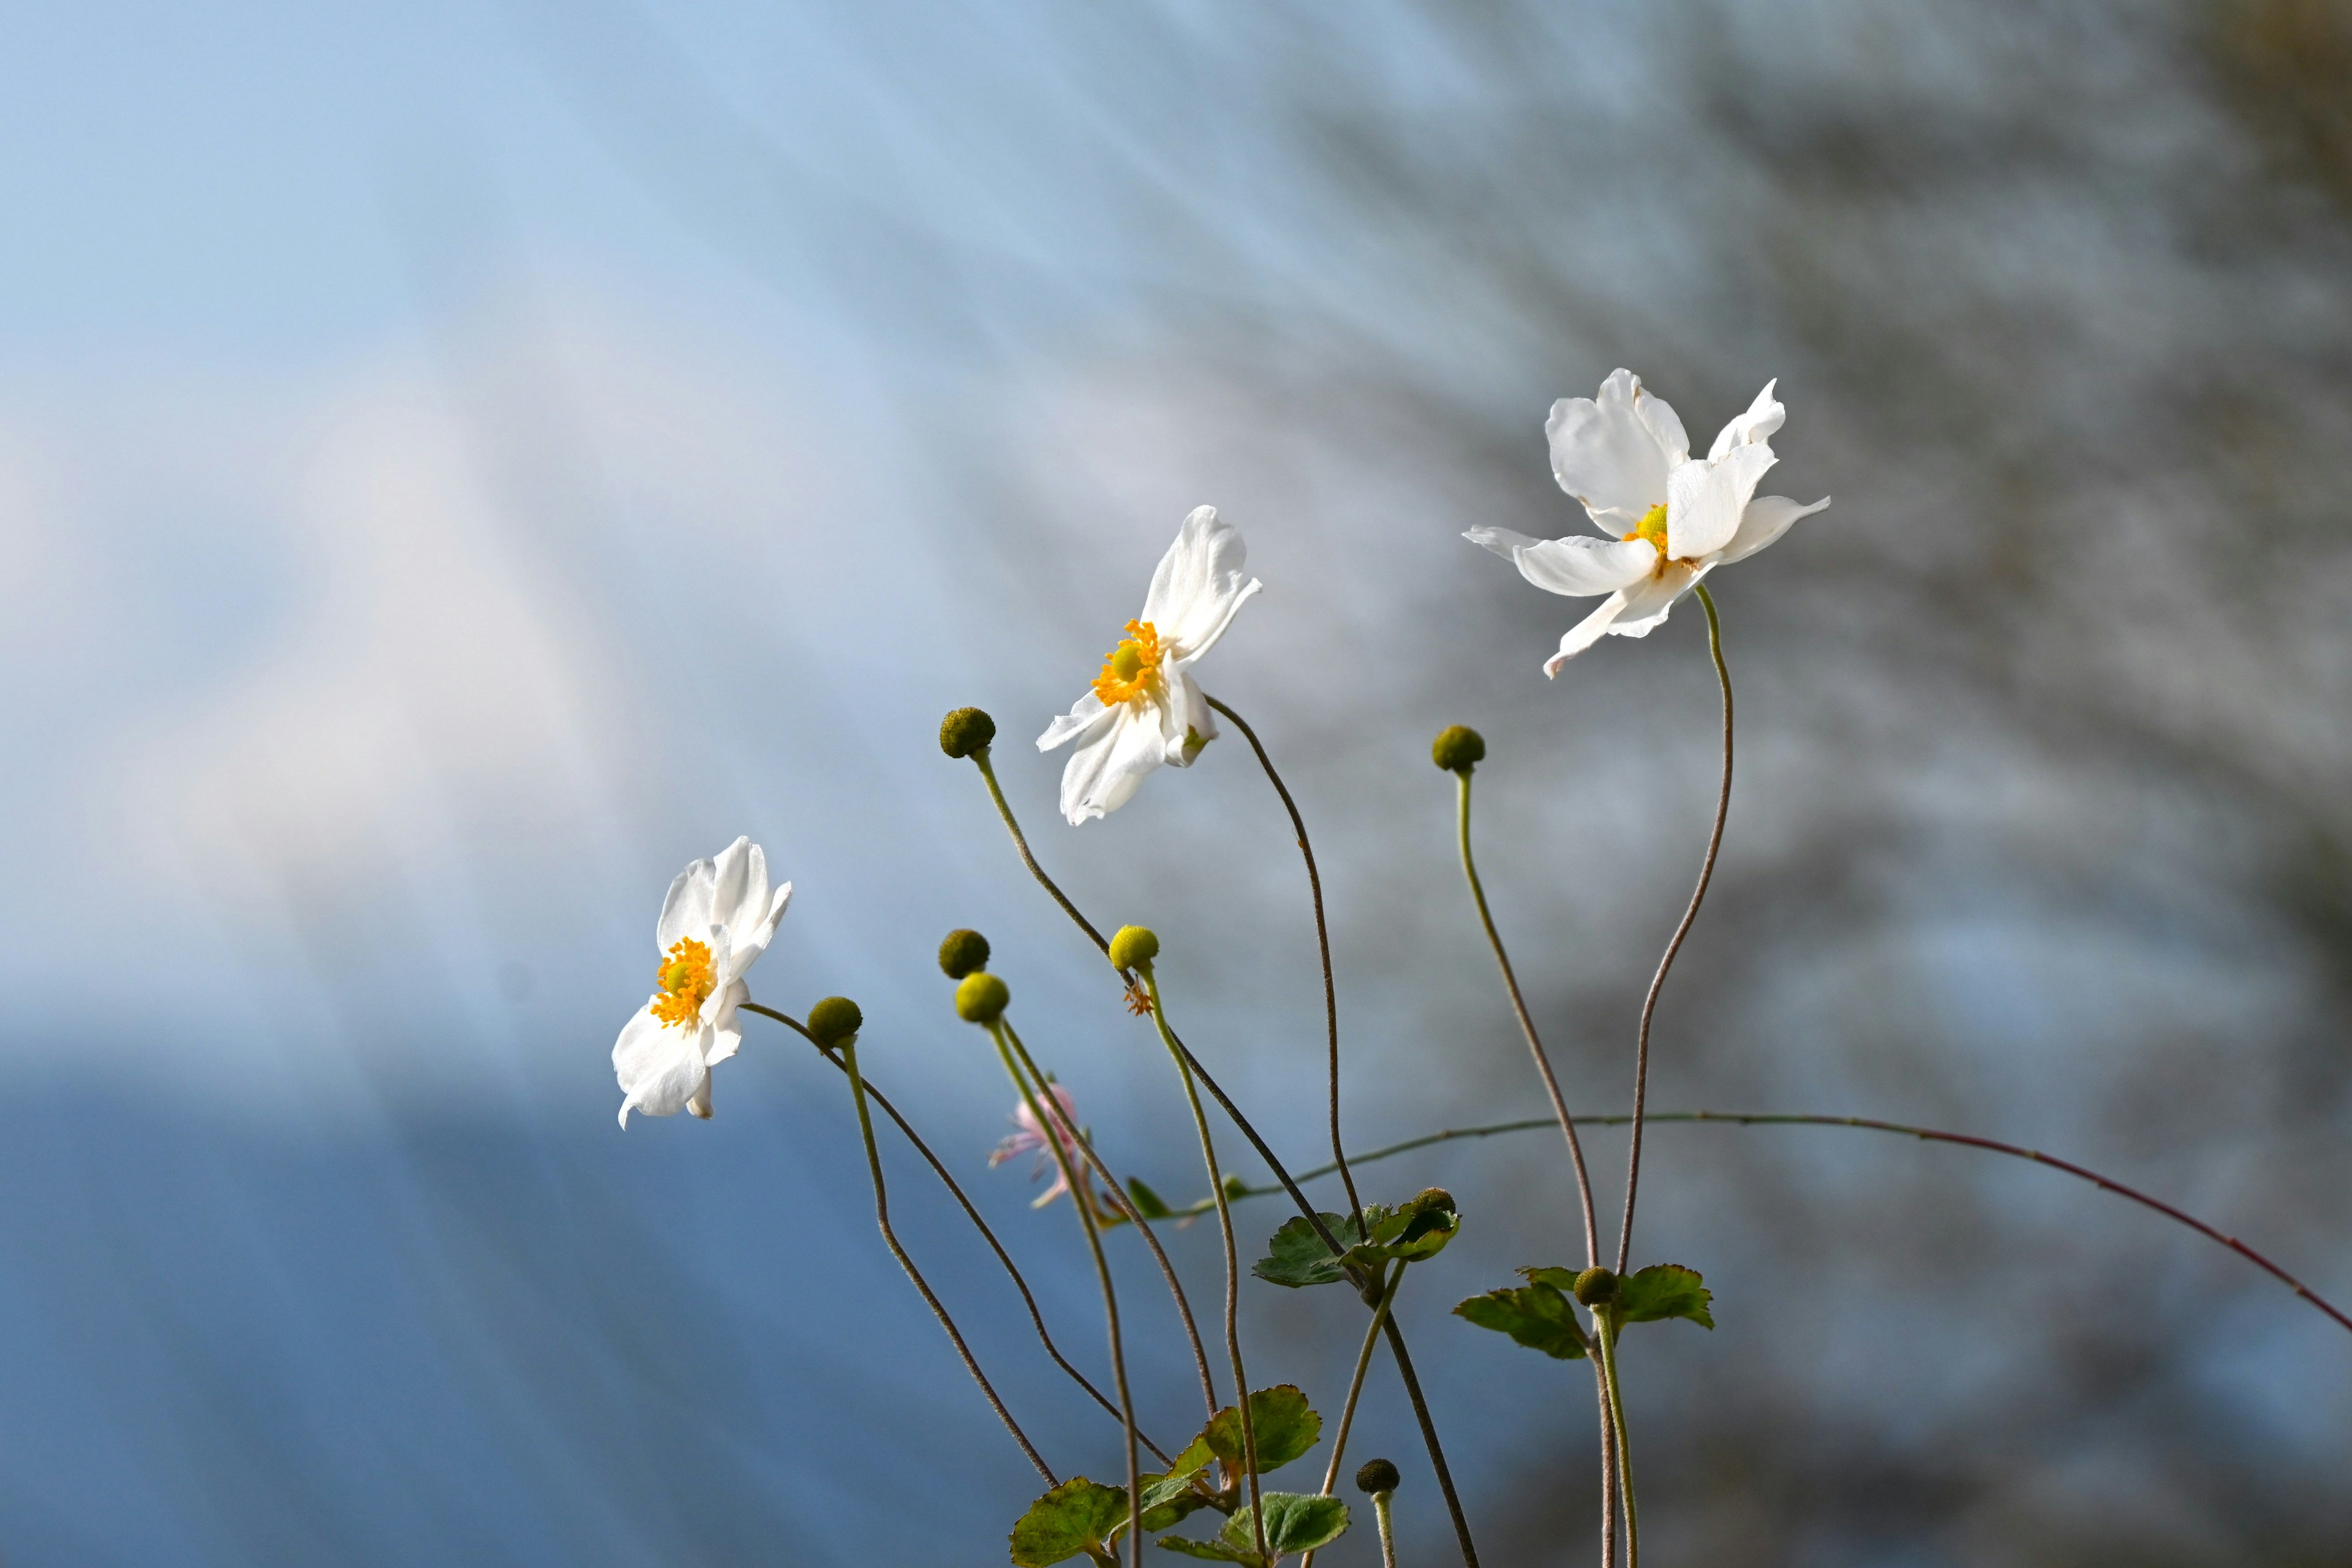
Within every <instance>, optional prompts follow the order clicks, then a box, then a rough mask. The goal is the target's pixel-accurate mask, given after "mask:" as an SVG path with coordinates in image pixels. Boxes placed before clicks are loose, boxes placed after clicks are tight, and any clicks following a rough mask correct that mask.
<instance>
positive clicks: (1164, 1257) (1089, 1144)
mask: <svg viewBox="0 0 2352 1568" xmlns="http://www.w3.org/2000/svg"><path fill="white" fill-rule="evenodd" d="M1004 1036H1005V1038H1007V1039H1009V1040H1011V1041H1012V1042H1013V1054H1014V1055H1016V1056H1018V1057H1019V1058H1021V1065H1022V1067H1023V1068H1026V1069H1027V1071H1028V1073H1029V1076H1030V1078H1031V1079H1033V1080H1034V1082H1036V1083H1038V1084H1041V1085H1042V1084H1045V1083H1046V1082H1047V1081H1048V1080H1047V1079H1046V1077H1045V1073H1044V1072H1043V1071H1042V1070H1040V1069H1039V1068H1038V1066H1037V1062H1036V1058H1034V1057H1032V1056H1030V1054H1029V1047H1027V1046H1026V1045H1024V1044H1023V1043H1022V1040H1021V1031H1019V1030H1018V1029H1015V1028H1014V1027H1013V1025H1012V1022H1011V1021H1010V1020H1009V1019H1008V1020H1007V1021H1006V1022H1005V1025H1004ZM1038 1093H1039V1095H1040V1096H1041V1097H1042V1098H1043V1099H1044V1100H1045V1109H1046V1111H1047V1113H1048V1114H1050V1115H1051V1116H1052V1117H1053V1118H1054V1121H1055V1125H1056V1126H1058V1127H1060V1128H1061V1129H1062V1130H1063V1131H1066V1132H1067V1133H1068V1134H1069V1137H1070V1146H1071V1147H1072V1148H1075V1149H1076V1150H1077V1151H1078V1152H1080V1153H1082V1154H1084V1155H1085V1156H1086V1157H1087V1164H1088V1165H1089V1166H1091V1167H1093V1169H1094V1173H1095V1174H1096V1175H1097V1176H1100V1177H1101V1178H1102V1183H1103V1185H1104V1186H1105V1187H1107V1188H1108V1189H1109V1191H1110V1201H1111V1205H1112V1206H1113V1207H1115V1208H1116V1209H1118V1212H1119V1214H1120V1215H1122V1216H1123V1217H1125V1218H1126V1219H1127V1220H1129V1222H1130V1223H1132V1224H1133V1225H1134V1226H1135V1228H1136V1230H1137V1231H1138V1233H1139V1234H1140V1235H1141V1236H1142V1237H1143V1245H1144V1246H1145V1247H1149V1248H1150V1251H1151V1258H1152V1261H1153V1262H1155V1263H1157V1264H1159V1265H1160V1278H1161V1279H1165V1280H1167V1282H1168V1293H1169V1294H1170V1295H1171V1296H1172V1297H1173V1298H1175V1301H1176V1313H1177V1316H1178V1317H1180V1318H1181V1319H1182V1320H1183V1322H1184V1337H1185V1339H1186V1340H1187V1341H1188V1342H1191V1344H1192V1364H1193V1367H1194V1369H1195V1370H1197V1371H1198V1372H1199V1373H1200V1375H1201V1397H1202V1400H1204V1401H1205V1402H1206V1403H1207V1405H1208V1406H1209V1414H1210V1415H1212V1416H1214V1415H1216V1413H1217V1384H1216V1380H1215V1379H1214V1378H1213V1377H1211V1376H1210V1375H1209V1352H1207V1351H1206V1350H1205V1349H1203V1348H1202V1344H1201V1325H1200V1324H1198V1323H1196V1322H1194V1321H1192V1301H1191V1300H1189V1299H1187V1298H1186V1296H1185V1294H1184V1282H1183V1281H1182V1280H1181V1279H1178V1278H1177V1276H1176V1266H1175V1265H1174V1264H1172V1263H1171V1262H1169V1261H1168V1254H1167V1253H1166V1252H1165V1251H1164V1250H1162V1249H1161V1247H1160V1237H1157V1236H1155V1235H1154V1234H1152V1230H1151V1227H1150V1226H1148V1225H1146V1224H1144V1223H1143V1216H1142V1215H1140V1214H1139V1213H1138V1212H1137V1211H1136V1207H1135V1205H1133V1204H1131V1203H1129V1201H1128V1197H1127V1194H1126V1193H1125V1192H1123V1191H1121V1190H1120V1188H1119V1184H1118V1177H1117V1176H1114V1175H1112V1174H1111V1170H1110V1167H1109V1166H1108V1164H1106V1163H1104V1162H1103V1157H1102V1155H1101V1154H1100V1153H1099V1152H1097V1151H1096V1149H1095V1145H1094V1141H1093V1140H1092V1139H1090V1138H1088V1137H1087V1135H1086V1134H1085V1133H1084V1132H1082V1131H1079V1130H1078V1129H1077V1128H1076V1127H1073V1126H1071V1125H1070V1122H1069V1119H1068V1118H1067V1117H1066V1116H1064V1115H1063V1114H1062V1102H1061V1101H1060V1100H1057V1099H1055V1096H1054V1092H1053V1090H1052V1089H1043V1088H1041V1089H1039V1090H1038ZM1073 1190H1074V1191H1075V1189H1073ZM1145 1447H1149V1448H1150V1449H1151V1451H1152V1452H1153V1453H1155V1454H1159V1455H1160V1463H1162V1464H1169V1463H1172V1461H1171V1460H1170V1459H1169V1458H1168V1456H1167V1455H1166V1454H1162V1453H1160V1447H1159V1446H1158V1445H1157V1444H1154V1443H1152V1442H1151V1441H1150V1439H1149V1438H1147V1439H1145Z"/></svg>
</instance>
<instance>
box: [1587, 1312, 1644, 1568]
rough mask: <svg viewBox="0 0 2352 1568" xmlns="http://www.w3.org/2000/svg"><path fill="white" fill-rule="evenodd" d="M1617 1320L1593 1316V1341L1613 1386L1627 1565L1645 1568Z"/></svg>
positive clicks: (1612, 1410) (1612, 1412)
mask: <svg viewBox="0 0 2352 1568" xmlns="http://www.w3.org/2000/svg"><path fill="white" fill-rule="evenodd" d="M1616 1319H1617V1314H1616V1311H1615V1310H1614V1309H1613V1308H1606V1307H1604V1308H1602V1309H1601V1310H1600V1311H1597V1312H1595V1313H1594V1314H1593V1315H1592V1344H1593V1349H1594V1352H1595V1353H1597V1354H1598V1355H1599V1356H1600V1358H1601V1373H1603V1375H1604V1378H1605V1380H1606V1382H1607V1384H1608V1387H1609V1415H1610V1422H1611V1425H1612V1426H1615V1427H1616V1428H1617V1476H1618V1481H1619V1484H1620V1485H1621V1486H1622V1488H1623V1489H1624V1492H1625V1568H1642V1515H1641V1511H1640V1510H1638V1509H1636V1508H1635V1507H1634V1505H1633V1439H1632V1437H1630V1436H1627V1434H1626V1431H1625V1395H1624V1391H1623V1389H1622V1386H1621V1385H1620V1384H1619V1383H1618V1380H1617V1321H1616Z"/></svg>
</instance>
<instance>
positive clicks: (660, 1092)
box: [613, 838, 793, 1127]
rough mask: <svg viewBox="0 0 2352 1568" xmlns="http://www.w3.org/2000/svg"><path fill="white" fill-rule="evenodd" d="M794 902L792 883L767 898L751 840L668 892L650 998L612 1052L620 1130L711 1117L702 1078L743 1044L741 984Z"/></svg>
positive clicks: (764, 863) (698, 867) (744, 990)
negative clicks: (634, 1119) (637, 1115)
mask: <svg viewBox="0 0 2352 1568" xmlns="http://www.w3.org/2000/svg"><path fill="white" fill-rule="evenodd" d="M792 896H793V885H792V884H791V883H790V882H786V883H785V884H784V885H783V886H782V887H781V888H778V889H776V890H775V892H774V893H773V894H772V895H771V894H770V892H769V891H768V857H767V855H766V853H765V852H763V851H762V850H761V847H759V846H758V845H756V844H754V843H752V842H751V840H750V839H749V838H738V839H737V840H735V842H734V843H732V844H730V845H729V846H728V847H726V848H724V849H722V850H720V851H719V857H718V858H717V859H715V860H697V861H696V862H695V863H694V864H693V865H691V866H688V868H686V869H685V870H683V871H680V872H679V873H678V874H677V880H676V881H674V882H672V883H671V884H670V885H669V897H668V898H667V899H665V900H663V901H662V912H661V920H660V921H659V922H658V923H657V924H656V926H655V927H654V951H655V952H658V953H660V954H661V963H660V967H658V968H657V969H656V970H655V972H654V983H655V984H656V986H657V987H658V989H656V991H655V992H654V994H653V997H652V999H651V1000H650V1001H648V1002H647V1003H646V1005H645V1006H644V1007H643V1008H641V1009H639V1011H638V1012H637V1015H636V1016H635V1017H633V1018H631V1019H630V1020H629V1021H628V1023H627V1024H626V1025H625V1026H623V1027H622V1029H621V1037H620V1039H619V1040H618V1041H616V1042H615V1043H614V1047H613V1072H614V1076H615V1077H616V1078H618V1079H620V1080H621V1092H622V1094H623V1095H624V1096H625V1098H624V1099H623V1100H622V1101H621V1125H622V1126H623V1127H626V1126H628V1124H629V1112H630V1111H632V1110H642V1111H644V1112H645V1113H646V1115H647V1116H675V1115H677V1113H678V1112H679V1111H680V1110H691V1111H692V1112H694V1114H695V1115H697V1116H700V1117H704V1118H708V1117H709V1115H710V1069H711V1068H714V1067H716V1066H718V1065H719V1063H720V1062H723V1061H725V1060H726V1059H727V1058H729V1057H731V1056H733V1055H734V1054H735V1051H736V1047H739V1046H740V1045H741V1044H742V1043H743V1026H742V1025H741V1024H740V1023H739V1022H738V1021H737V1018H736V1009H737V1008H739V1007H740V1006H741V1005H743V1004H744V1003H746V1002H748V1001H750V1000H751V987H750V986H749V985H746V984H744V983H743V976H744V974H745V973H746V972H748V971H749V970H750V969H751V965H752V964H754V963H757V962H759V957H760V955H761V953H763V952H766V951H767V950H768V943H769V942H770V941H771V940H772V938H773V937H774V936H775V934H776V922H777V921H781V920H782V919H783V918H784V905H785V904H786V903H788V902H790V901H791V900H792Z"/></svg>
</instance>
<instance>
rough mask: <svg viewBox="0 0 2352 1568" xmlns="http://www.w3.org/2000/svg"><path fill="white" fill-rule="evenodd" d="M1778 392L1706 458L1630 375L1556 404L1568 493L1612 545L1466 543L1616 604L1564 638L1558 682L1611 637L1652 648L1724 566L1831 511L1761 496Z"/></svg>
mask: <svg viewBox="0 0 2352 1568" xmlns="http://www.w3.org/2000/svg"><path fill="white" fill-rule="evenodd" d="M1778 384H1779V383H1778V382H1777V381H1768V382H1766V383H1765V384H1764V390H1763V391H1761V392H1759V393H1758V394H1757V395H1756V401H1755V402H1754V403H1752V404H1750V405H1748V412H1747V413H1745V414H1743V415H1741V416H1739V417H1738V418H1737V419H1735V420H1733V421H1732V422H1731V423H1730V424H1728V425H1727V426H1724V427H1723V433H1722V434H1721V435H1719V436H1717V437H1716V438H1715V445H1714V446H1713V447H1709V448H1708V449H1707V454H1706V458H1693V457H1692V456H1691V455H1690V437H1687V436H1685V435H1684V434H1683V422H1682V421H1681V420H1680V419H1678V418H1676V417H1675V411H1674V409H1673V408H1671V407H1669V406H1668V405H1667V404H1666V402H1665V400H1664V398H1659V397H1653V396H1651V395H1650V394H1649V393H1647V392H1645V391H1643V387H1642V378H1641V377H1640V376H1638V375H1635V374H1633V372H1632V371H1629V370H1618V371H1612V372H1611V373H1610V376H1609V379H1608V380H1607V381H1604V382H1602V383H1601V395H1600V397H1599V398H1598V399H1597V400H1596V399H1593V398H1590V397H1563V398H1561V399H1560V400H1559V402H1557V403H1555V404H1553V405H1551V417H1550V418H1549V419H1547V420H1545V421H1544V434H1545V436H1546V437H1549V439H1550V442H1551V471H1552V475H1553V477H1554V478H1555V479H1559V488H1560V489H1564V490H1566V491H1567V492H1568V493H1569V494H1570V495H1572V496H1574V497H1575V498H1576V499H1577V500H1579V501H1580V502H1582V503H1583V506H1584V510H1585V513H1586V515H1587V516H1589V517H1591V520H1592V525H1593V526H1594V527H1595V528H1597V529H1599V530H1600V531H1601V532H1602V533H1603V534H1605V535H1606V536H1607V537H1606V538H1604V539H1593V538H1590V537H1587V536H1584V535H1581V534H1579V535H1574V536H1571V537H1570V538H1567V539H1529V538H1528V536H1527V535H1526V534H1524V533H1513V532H1511V531H1509V530H1507V529H1501V528H1474V529H1472V530H1470V531H1468V532H1467V533H1465V534H1464V535H1463V537H1464V538H1465V539H1468V540H1470V541H1472V542H1475V543H1477V544H1483V545H1485V546H1486V548H1487V549H1489V550H1491V551H1493V552H1495V553H1496V554H1497V555H1502V556H1507V557H1508V558H1509V559H1510V561H1511V562H1512V563H1513V564H1515V565H1517V567H1518V569H1519V575H1521V576H1522V577H1525V578H1526V579H1527V580H1528V582H1530V583H1533V584H1535V585H1536V586H1537V587H1538V588H1542V589H1545V590H1547V591H1548V592H1550V593H1554V594H1565V595H1570V597H1574V598H1591V597H1592V596H1594V595H1601V594H1606V595H1609V597H1608V599H1607V600H1606V601H1605V602H1604V603H1603V604H1602V605H1601V607H1600V608H1599V609H1597V610H1595V611H1593V612H1592V613H1591V615H1589V616H1585V617H1584V619H1583V620H1581V621H1580V622H1578V623H1577V625H1576V626H1574V627H1572V628H1571V629H1570V631H1569V634H1568V635H1567V636H1566V637H1562V638H1560V639H1559V652H1558V653H1556V654H1554V655H1552V656H1551V658H1549V659H1548V660H1546V661H1545V663H1544V673H1545V674H1546V675H1557V674H1559V667H1560V666H1561V665H1563V664H1566V663H1567V662H1568V661H1569V660H1570V659H1571V658H1575V657H1576V656H1577V655H1578V654H1580V653H1582V652H1583V651H1584V650H1585V649H1586V648H1588V647H1591V646H1592V645H1593V644H1594V643H1596V642H1599V641H1600V640H1601V637H1602V635H1603V634H1609V635H1612V636H1616V637H1647V636H1649V635H1650V631H1651V629H1652V628H1653V627H1654V626H1662V625H1664V622H1665V619H1666V612H1668V611H1669V610H1671V609H1673V608H1674V606H1675V601H1676V600H1678V599H1680V598H1681V597H1682V596H1683V595H1685V594H1687V593H1689V592H1690V591H1691V590H1692V589H1693V588H1696V586H1698V584H1699V580H1700V579H1701V578H1703V577H1705V576H1706V574H1708V573H1710V572H1712V571H1714V570H1715V569H1716V568H1717V566H1727V565H1729V564H1730V563H1732V562H1735V561H1744V560H1746V559H1747V558H1748V556H1750V555H1753V554H1755V553H1756V552H1758V551H1759V550H1761V549H1763V548H1764V547H1765V546H1766V545H1768V544H1769V543H1771V542H1773V541H1774V540H1776V539H1778V538H1780V536H1781V535H1782V534H1784V533H1786V532H1788V531H1789V525H1790V524H1791V523H1793V522H1795V521H1797V520H1798V519H1799V518H1801V517H1810V516H1811V515H1812V514H1813V513H1814V512H1817V511H1819V510H1822V508H1823V507H1825V506H1827V505H1829V504H1830V502H1829V498H1828V497H1827V496H1823V497H1822V499H1821V500H1817V501H1815V502H1814V503H1813V504H1812V505H1811V506H1800V505H1799V504H1798V503H1797V502H1795V501H1792V500H1790V499H1789V498H1788V497H1786V496H1759V495H1757V494H1756V485H1757V481H1758V480H1759V479H1762V478H1763V477H1764V472H1765V470H1766V469H1768V468H1770V467H1771V466H1772V465H1773V464H1774V463H1776V462H1778V461H1779V460H1780V459H1779V458H1776V457H1774V456H1773V453H1772V445H1771V437H1772V433H1773V432H1774V431H1776V430H1778V429H1779V428H1780V422H1781V420H1782V419H1784V418H1785V417H1787V411H1786V410H1784V409H1783V408H1782V407H1781V406H1780V400H1779V399H1778V398H1776V397H1774V396H1773V395H1772V389H1773V387H1774V386H1776V385H1778Z"/></svg>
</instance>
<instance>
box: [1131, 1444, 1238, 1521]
mask: <svg viewBox="0 0 2352 1568" xmlns="http://www.w3.org/2000/svg"><path fill="white" fill-rule="evenodd" d="M1215 1458H1216V1455H1215V1454H1214V1453H1213V1452H1211V1451H1210V1448H1209V1445H1208V1444H1207V1443H1206V1442H1204V1441H1203V1440H1202V1439H1201V1438H1198V1437H1195V1438H1193V1439H1192V1443H1191V1444H1190V1445H1189V1446H1188V1447H1185V1449H1184V1450H1183V1452H1181V1453H1180V1454H1178V1455H1177V1456H1176V1458H1175V1461H1174V1463H1172V1464H1171V1465H1170V1466H1169V1467H1168V1468H1167V1470H1166V1471H1165V1472H1159V1473H1155V1472H1153V1471H1150V1470H1147V1471H1145V1472H1144V1473H1143V1475H1142V1476H1140V1477H1139V1478H1138V1479H1139V1485H1140V1486H1141V1489H1142V1490H1141V1492H1140V1494H1139V1495H1140V1496H1141V1497H1142V1499H1143V1528H1144V1529H1146V1530H1166V1529H1167V1528H1169V1527H1170V1526H1171V1525H1173V1524H1176V1523H1178V1522H1179V1521H1181V1520H1183V1519H1184V1518H1186V1517H1187V1516H1188V1515H1190V1514H1192V1512H1193V1511H1194V1510H1198V1509H1202V1508H1206V1507H1207V1506H1208V1503H1209V1500H1208V1499H1207V1498H1205V1497H1203V1496H1202V1495H1201V1492H1200V1490H1199V1489H1197V1488H1196V1487H1194V1485H1193V1484H1192V1478H1193V1477H1195V1476H1197V1475H1199V1474H1200V1473H1201V1471H1202V1469H1203V1468H1206V1467H1207V1466H1208V1465H1209V1464H1210V1462H1211V1461H1213V1459H1215ZM1126 1531H1127V1516H1126V1515H1125V1514H1121V1515H1120V1516H1119V1518H1118V1522H1117V1523H1115V1524H1114V1525H1112V1527H1111V1534H1112V1535H1113V1536H1114V1537H1115V1536H1118V1535H1122V1534H1124V1533H1126Z"/></svg>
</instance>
